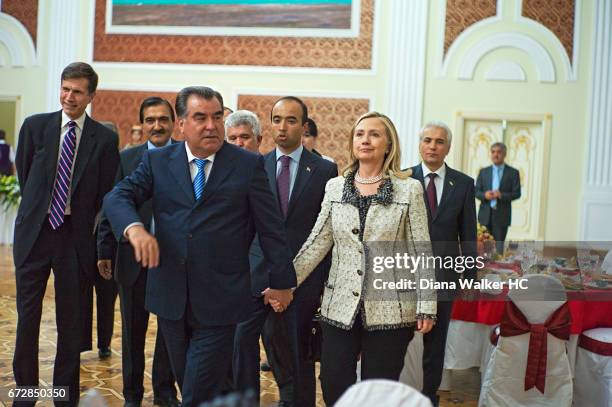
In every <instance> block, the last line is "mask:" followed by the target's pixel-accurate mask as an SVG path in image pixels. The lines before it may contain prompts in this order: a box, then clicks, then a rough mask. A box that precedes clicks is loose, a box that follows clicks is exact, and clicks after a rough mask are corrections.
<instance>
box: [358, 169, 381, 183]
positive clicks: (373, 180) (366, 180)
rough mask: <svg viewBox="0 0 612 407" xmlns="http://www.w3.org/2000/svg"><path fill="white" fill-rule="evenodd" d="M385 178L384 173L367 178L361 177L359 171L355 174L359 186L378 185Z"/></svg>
mask: <svg viewBox="0 0 612 407" xmlns="http://www.w3.org/2000/svg"><path fill="white" fill-rule="evenodd" d="M383 177H384V175H383V173H382V172H381V173H380V174H378V175H375V176H373V177H367V178H362V177H361V176H360V175H359V171H357V172H355V181H356V182H357V183H359V184H376V183H377V182H378V181H380V180H381V179H383Z"/></svg>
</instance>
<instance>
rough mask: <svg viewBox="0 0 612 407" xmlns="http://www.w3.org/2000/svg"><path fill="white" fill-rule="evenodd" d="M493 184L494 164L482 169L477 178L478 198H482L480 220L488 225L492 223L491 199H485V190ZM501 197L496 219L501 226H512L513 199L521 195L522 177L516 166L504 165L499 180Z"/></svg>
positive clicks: (479, 211) (479, 210)
mask: <svg viewBox="0 0 612 407" xmlns="http://www.w3.org/2000/svg"><path fill="white" fill-rule="evenodd" d="M492 185H493V166H492V165H490V166H488V167H485V168H483V169H481V170H480V172H479V173H478V178H477V179H476V198H478V199H480V208H479V209H478V222H480V224H481V225H484V226H487V225H488V224H490V223H491V201H489V200H487V199H485V192H486V191H489V190H490V189H492V188H491V186H492ZM499 192H501V198H499V199H498V200H497V209H496V210H497V216H496V217H495V219H496V221H497V222H499V226H510V223H512V201H514V200H515V199H519V198H520V197H521V179H520V176H519V172H518V170H517V169H516V168H513V167H510V166H509V165H508V164H505V165H504V173H503V174H502V178H501V180H500V182H499Z"/></svg>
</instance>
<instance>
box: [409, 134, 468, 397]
mask: <svg viewBox="0 0 612 407" xmlns="http://www.w3.org/2000/svg"><path fill="white" fill-rule="evenodd" d="M451 141H452V133H451V130H450V129H449V128H448V126H446V125H445V124H444V123H441V122H431V123H428V124H426V125H425V126H424V127H423V129H422V130H421V132H420V143H419V152H420V154H421V158H422V160H423V161H422V162H421V164H419V165H416V166H414V167H412V177H413V178H415V179H418V180H419V181H421V182H422V183H423V189H424V190H425V194H424V197H425V204H426V206H427V213H428V220H429V235H430V238H431V242H432V249H433V254H434V255H435V256H441V257H442V258H445V257H446V256H451V257H454V258H456V257H458V256H472V257H474V258H475V257H476V204H475V202H474V201H475V197H474V180H473V179H472V178H470V177H468V176H467V175H465V174H463V173H461V172H459V171H456V170H453V169H452V168H450V167H449V166H448V165H447V164H446V163H445V162H444V159H445V158H446V156H447V155H448V152H449V151H450V146H451ZM475 277H476V270H475V269H468V270H465V271H464V272H463V273H457V272H455V270H453V269H437V270H436V281H446V282H455V284H457V286H458V281H459V279H460V278H465V279H474V278H475ZM456 294H457V293H456V291H455V290H438V312H437V321H436V324H435V325H434V327H433V329H432V330H431V331H430V332H429V333H427V334H425V335H423V345H424V349H423V394H425V395H426V396H427V397H429V398H430V400H431V402H432V403H433V405H434V406H437V405H438V402H439V400H438V396H437V394H436V392H437V391H438V387H440V382H441V381H442V371H443V369H444V350H445V347H446V335H447V333H448V325H449V323H450V315H451V311H452V307H453V299H454V298H455V296H456Z"/></svg>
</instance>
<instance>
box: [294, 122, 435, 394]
mask: <svg viewBox="0 0 612 407" xmlns="http://www.w3.org/2000/svg"><path fill="white" fill-rule="evenodd" d="M349 152H350V164H349V165H348V166H347V168H346V169H345V170H344V172H343V174H344V176H340V177H337V178H334V179H332V180H330V181H329V182H328V183H327V186H326V190H325V198H324V200H323V204H322V207H321V212H320V213H319V217H318V219H317V222H316V224H315V226H314V228H313V230H312V232H311V234H310V236H309V238H308V240H307V241H306V242H305V243H304V245H303V246H302V248H301V250H300V252H299V253H298V254H297V256H296V257H295V259H294V266H295V270H296V273H297V277H298V284H301V283H302V282H303V281H304V280H305V279H306V278H307V277H308V275H309V274H310V273H311V272H312V271H313V270H314V268H315V267H316V266H317V265H318V264H319V262H320V261H321V260H322V259H323V258H324V257H325V255H326V254H327V253H328V252H329V250H330V249H332V266H331V269H330V272H329V278H328V281H327V282H326V284H325V290H324V294H323V301H322V305H321V315H322V323H321V325H322V331H323V350H322V355H321V386H322V389H323V398H324V400H325V403H326V404H327V405H328V406H331V405H333V404H334V403H335V402H336V401H337V400H338V398H339V397H340V396H341V395H342V393H343V392H344V391H345V390H346V389H347V388H348V387H350V385H351V384H353V383H355V381H356V366H357V361H358V359H359V357H360V356H361V377H362V378H363V379H372V378H384V379H391V380H398V379H399V375H400V372H401V370H402V367H403V361H404V356H405V353H406V348H407V346H408V343H409V342H410V340H411V339H412V337H413V335H414V330H415V329H417V330H418V331H419V332H423V333H426V332H429V331H430V330H431V328H432V327H433V324H434V323H435V318H436V317H435V315H436V292H435V290H421V289H420V288H419V284H418V283H419V280H429V281H433V280H435V275H434V274H435V273H434V270H433V268H426V267H417V268H416V269H413V270H411V271H406V270H405V269H401V270H400V269H399V268H392V269H390V270H387V272H386V274H380V275H379V274H376V273H373V272H372V270H371V269H370V268H371V267H369V266H366V267H364V265H367V264H371V262H372V258H373V257H374V255H373V253H372V247H374V246H376V244H377V243H373V242H394V243H388V245H389V247H392V246H395V244H396V243H402V244H403V245H404V247H405V248H407V252H408V254H409V255H410V256H413V257H416V256H418V255H422V256H423V255H424V256H428V255H431V245H430V240H429V231H428V227H427V211H426V209H425V201H424V199H423V189H422V187H421V184H420V183H419V182H418V181H417V180H414V179H412V178H410V172H405V171H401V170H400V147H399V139H398V136H397V131H396V130H395V126H394V125H393V123H392V122H391V120H390V119H389V118H388V117H387V116H385V115H383V114H380V113H377V112H370V113H367V114H365V115H363V116H361V117H360V118H359V119H358V120H357V122H356V123H355V125H354V126H353V129H352V131H351V136H350V142H349ZM372 244H373V245H374V246H372ZM379 247H380V246H379ZM364 253H365V255H364ZM363 261H366V262H365V263H364V262H363ZM364 269H365V270H364ZM385 275H386V276H387V279H389V276H390V279H391V280H394V281H395V282H400V281H401V282H404V283H406V281H407V280H412V281H413V282H414V283H413V285H412V286H408V288H407V287H406V284H405V285H404V286H403V287H400V288H399V289H395V288H389V286H385V287H384V288H383V287H382V286H381V284H382V283H381V281H380V279H378V280H379V281H378V283H376V282H375V280H377V278H378V277H384V276H385Z"/></svg>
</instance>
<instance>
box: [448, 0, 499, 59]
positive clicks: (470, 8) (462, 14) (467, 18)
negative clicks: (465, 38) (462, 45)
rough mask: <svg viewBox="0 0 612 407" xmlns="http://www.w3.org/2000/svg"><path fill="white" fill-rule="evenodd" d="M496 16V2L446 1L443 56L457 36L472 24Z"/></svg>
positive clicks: (472, 0)
mask: <svg viewBox="0 0 612 407" xmlns="http://www.w3.org/2000/svg"><path fill="white" fill-rule="evenodd" d="M495 14H497V1H496V0H447V2H446V26H445V29H444V54H445V55H446V52H447V51H448V48H449V47H450V46H451V44H452V43H453V41H455V40H456V39H457V37H458V36H459V34H461V33H462V32H463V31H465V29H466V28H468V27H469V26H471V25H472V24H474V23H476V22H478V21H480V20H484V19H485V18H488V17H493V16H494V15H495Z"/></svg>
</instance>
